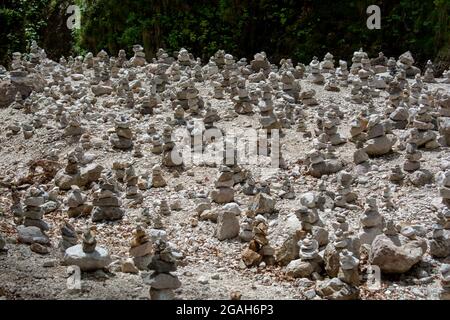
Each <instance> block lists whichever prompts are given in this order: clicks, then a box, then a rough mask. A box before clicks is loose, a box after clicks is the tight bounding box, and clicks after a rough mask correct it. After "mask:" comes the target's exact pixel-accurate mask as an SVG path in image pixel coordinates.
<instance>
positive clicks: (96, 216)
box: [91, 173, 125, 222]
mask: <svg viewBox="0 0 450 320" xmlns="http://www.w3.org/2000/svg"><path fill="white" fill-rule="evenodd" d="M98 186H99V190H97V191H95V192H94V200H93V202H92V204H93V205H94V209H93V210H92V217H91V219H92V222H98V221H102V220H118V219H121V218H122V216H123V215H124V213H125V212H124V210H123V209H122V208H121V206H122V201H121V200H120V194H119V191H118V186H117V181H116V180H115V179H114V178H113V177H112V174H111V173H109V174H108V175H103V176H102V177H101V178H100V180H99V185H98Z"/></svg>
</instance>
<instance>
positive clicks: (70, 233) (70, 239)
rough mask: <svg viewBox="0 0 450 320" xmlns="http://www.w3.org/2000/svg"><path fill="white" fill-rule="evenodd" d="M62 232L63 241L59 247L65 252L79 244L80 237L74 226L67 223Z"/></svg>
mask: <svg viewBox="0 0 450 320" xmlns="http://www.w3.org/2000/svg"><path fill="white" fill-rule="evenodd" d="M60 231H61V241H60V242H59V247H60V249H61V250H62V251H63V252H65V251H66V250H67V249H68V248H70V247H73V246H76V245H77V244H78V235H77V232H76V230H75V227H74V226H73V225H71V224H70V223H68V222H67V221H65V222H64V225H63V226H62V227H61V229H60Z"/></svg>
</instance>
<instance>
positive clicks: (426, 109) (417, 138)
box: [410, 95, 439, 150]
mask: <svg viewBox="0 0 450 320" xmlns="http://www.w3.org/2000/svg"><path fill="white" fill-rule="evenodd" d="M429 100H430V99H429V97H428V96H427V95H421V97H420V99H419V103H420V105H419V107H418V109H417V114H416V115H415V116H414V118H413V121H412V127H413V128H412V129H410V139H411V140H412V141H413V142H415V143H416V144H417V147H419V148H420V147H424V148H425V149H428V150H433V149H436V148H438V147H439V143H438V142H437V134H436V132H435V131H434V129H435V122H436V120H435V119H434V117H433V115H432V113H431V111H432V108H431V106H430V101H429Z"/></svg>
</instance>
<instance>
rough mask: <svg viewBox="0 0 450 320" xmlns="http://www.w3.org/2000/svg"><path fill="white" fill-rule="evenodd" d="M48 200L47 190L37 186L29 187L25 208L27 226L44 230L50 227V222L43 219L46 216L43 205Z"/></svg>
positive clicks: (25, 223)
mask: <svg viewBox="0 0 450 320" xmlns="http://www.w3.org/2000/svg"><path fill="white" fill-rule="evenodd" d="M45 201H46V195H45V192H44V191H43V190H41V189H39V188H37V187H34V186H33V187H31V188H30V189H28V193H27V195H26V197H25V201H24V204H25V210H24V212H23V214H24V217H25V220H24V225H25V226H26V227H38V228H39V229H41V230H42V231H47V230H49V229H50V227H49V226H48V224H47V223H46V222H45V221H44V220H42V218H43V217H44V210H43V208H42V206H43V205H44V203H45Z"/></svg>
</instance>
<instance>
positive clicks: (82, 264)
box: [63, 227, 112, 272]
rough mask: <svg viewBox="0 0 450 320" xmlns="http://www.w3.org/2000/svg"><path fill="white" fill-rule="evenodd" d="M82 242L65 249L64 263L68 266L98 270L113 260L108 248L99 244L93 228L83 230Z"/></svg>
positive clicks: (84, 269)
mask: <svg viewBox="0 0 450 320" xmlns="http://www.w3.org/2000/svg"><path fill="white" fill-rule="evenodd" d="M81 239H82V244H77V245H75V246H72V247H70V248H68V249H67V250H66V251H65V254H64V258H63V263H64V265H66V266H73V265H75V266H78V267H79V268H80V269H81V271H91V272H92V271H97V270H100V269H103V268H105V267H106V266H108V265H109V264H110V263H111V262H112V261H111V258H110V256H109V253H108V250H106V249H105V248H102V247H100V246H97V240H96V238H95V235H94V234H93V233H92V231H91V229H90V228H89V227H87V228H86V229H85V230H84V231H83V236H82V238H81Z"/></svg>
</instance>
